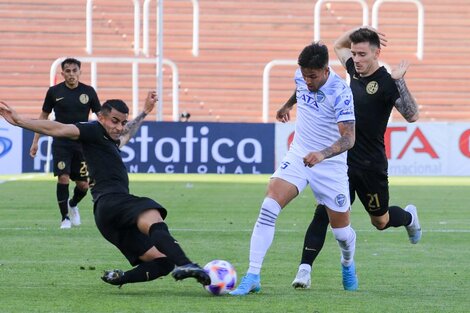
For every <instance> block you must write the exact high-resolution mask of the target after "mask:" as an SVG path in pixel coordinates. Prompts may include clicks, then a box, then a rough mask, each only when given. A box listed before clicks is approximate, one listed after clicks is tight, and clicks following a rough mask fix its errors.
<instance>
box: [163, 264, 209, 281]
mask: <svg viewBox="0 0 470 313" xmlns="http://www.w3.org/2000/svg"><path fill="white" fill-rule="evenodd" d="M171 276H173V278H174V279H176V280H182V279H186V278H189V277H193V278H196V280H197V281H198V282H199V283H200V284H202V285H204V286H206V285H210V284H211V278H210V277H209V275H208V274H207V273H206V272H205V271H204V269H202V268H201V267H200V266H199V265H197V264H196V263H189V264H185V265H181V266H178V267H176V268H175V269H174V270H173V272H172V273H171Z"/></svg>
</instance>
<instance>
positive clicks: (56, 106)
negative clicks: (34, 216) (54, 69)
mask: <svg viewBox="0 0 470 313" xmlns="http://www.w3.org/2000/svg"><path fill="white" fill-rule="evenodd" d="M61 68H62V77H63V78H64V81H63V82H61V83H59V84H57V85H55V86H52V87H50V88H49V90H48V91H47V94H46V97H45V99H44V104H43V106H42V112H41V114H40V115H39V119H41V120H47V119H48V118H49V114H51V112H52V110H54V116H55V120H56V121H58V122H60V123H65V124H74V123H78V122H86V121H88V118H89V115H90V111H92V112H94V113H98V112H99V111H100V108H101V105H100V101H99V99H98V96H97V94H96V91H95V89H93V87H91V86H88V85H85V84H83V83H81V82H80V81H79V78H80V74H81V70H80V68H81V62H80V61H79V60H77V59H73V58H68V59H65V60H64V61H63V62H62V63H61ZM38 141H39V134H34V139H33V143H32V145H31V149H30V155H31V156H32V157H34V156H35V155H36V153H37V151H38ZM52 158H53V162H54V176H57V188H56V195H57V203H58V204H59V209H60V214H61V217H62V221H61V224H60V228H62V229H67V228H71V227H72V225H74V226H78V225H80V224H81V221H80V213H79V211H78V207H77V204H78V203H79V202H80V200H82V199H83V197H85V195H86V193H87V191H88V188H89V186H88V171H87V166H86V163H85V159H84V157H83V152H82V147H81V145H80V143H78V142H77V141H75V140H70V139H68V138H54V139H53V142H52ZM70 179H71V180H73V181H75V188H74V190H73V196H72V198H71V199H69V181H70Z"/></svg>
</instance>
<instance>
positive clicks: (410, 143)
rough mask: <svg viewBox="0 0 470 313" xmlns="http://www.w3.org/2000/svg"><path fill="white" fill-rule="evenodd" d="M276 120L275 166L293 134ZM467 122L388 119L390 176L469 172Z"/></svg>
mask: <svg viewBox="0 0 470 313" xmlns="http://www.w3.org/2000/svg"><path fill="white" fill-rule="evenodd" d="M294 130H295V129H294V124H293V123H288V124H281V123H277V124H276V167H277V166H278V165H279V162H280V161H281V160H282V157H283V156H284V154H285V153H286V151H287V149H288V145H289V144H290V142H292V139H293V137H294ZM469 138H470V124H468V123H448V122H442V123H414V124H409V123H390V124H389V125H388V127H387V131H386V133H385V136H384V141H385V149H386V153H387V158H388V164H389V168H388V169H389V175H390V176H469V175H470V144H469Z"/></svg>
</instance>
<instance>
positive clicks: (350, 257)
mask: <svg viewBox="0 0 470 313" xmlns="http://www.w3.org/2000/svg"><path fill="white" fill-rule="evenodd" d="M331 230H332V231H333V234H334V236H335V238H336V240H337V241H338V245H339V247H340V249H341V264H343V265H344V266H350V265H351V264H352V262H353V261H354V252H356V233H355V232H354V229H352V227H351V225H348V226H346V227H342V228H332V229H331Z"/></svg>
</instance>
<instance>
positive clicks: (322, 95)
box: [290, 68, 355, 163]
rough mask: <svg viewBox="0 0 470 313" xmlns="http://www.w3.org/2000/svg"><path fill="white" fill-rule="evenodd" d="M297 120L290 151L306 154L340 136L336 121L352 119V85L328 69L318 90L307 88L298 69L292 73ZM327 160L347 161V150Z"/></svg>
mask: <svg viewBox="0 0 470 313" xmlns="http://www.w3.org/2000/svg"><path fill="white" fill-rule="evenodd" d="M295 84H296V96H297V121H296V125H295V136H294V141H293V142H292V145H291V147H290V150H291V151H292V153H294V154H295V155H297V156H299V157H302V158H303V157H305V156H306V155H307V154H308V153H309V152H312V151H321V150H323V149H325V148H327V147H330V146H331V145H333V143H334V142H336V141H337V140H338V139H339V138H340V137H341V135H340V133H339V130H338V123H339V122H344V121H354V120H355V117H354V100H353V96H352V91H351V88H349V86H348V85H347V84H346V82H345V81H344V80H343V79H342V78H341V77H339V76H338V75H337V74H336V73H335V72H334V71H333V70H332V69H331V68H330V74H329V77H328V80H327V81H326V83H325V84H324V85H323V86H322V87H320V89H319V90H318V91H317V92H313V91H309V90H308V87H307V84H306V82H305V80H304V78H303V77H302V73H301V71H300V68H299V69H297V71H296V72H295ZM327 160H329V161H339V162H341V163H346V152H343V153H341V154H339V155H337V156H334V157H332V158H330V159H327Z"/></svg>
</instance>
